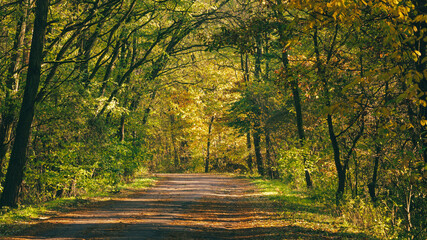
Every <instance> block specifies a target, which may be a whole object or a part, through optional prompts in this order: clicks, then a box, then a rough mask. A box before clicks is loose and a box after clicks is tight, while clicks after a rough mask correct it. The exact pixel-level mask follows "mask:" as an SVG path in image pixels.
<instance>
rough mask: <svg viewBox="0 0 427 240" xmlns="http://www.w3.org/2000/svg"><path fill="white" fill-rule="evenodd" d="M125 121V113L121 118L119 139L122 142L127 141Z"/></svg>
mask: <svg viewBox="0 0 427 240" xmlns="http://www.w3.org/2000/svg"><path fill="white" fill-rule="evenodd" d="M125 122H126V115H125V114H123V115H122V117H121V118H120V128H119V139H120V142H124V141H125Z"/></svg>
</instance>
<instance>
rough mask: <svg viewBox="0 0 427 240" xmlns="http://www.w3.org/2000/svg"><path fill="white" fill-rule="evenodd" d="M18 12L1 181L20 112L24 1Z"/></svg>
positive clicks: (1, 138) (1, 137)
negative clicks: (14, 124) (18, 97)
mask: <svg viewBox="0 0 427 240" xmlns="http://www.w3.org/2000/svg"><path fill="white" fill-rule="evenodd" d="M18 12H21V16H20V17H19V19H18V21H17V24H16V29H15V38H14V42H13V49H12V56H11V61H10V65H9V68H8V73H7V76H6V86H5V89H4V91H5V93H6V97H5V99H4V101H3V104H4V106H5V107H4V110H3V111H2V114H1V122H0V179H2V178H3V166H4V164H5V160H6V153H7V152H8V150H9V146H10V140H11V133H12V125H13V123H14V122H15V119H16V115H17V111H18V109H17V106H16V105H17V104H15V103H16V101H17V99H16V93H17V92H18V89H19V80H20V73H19V69H20V68H21V66H22V59H21V58H22V57H23V53H21V48H22V47H23V45H24V40H25V31H26V29H27V22H26V21H27V16H28V6H27V4H26V3H24V1H23V0H21V1H20V2H19V3H18ZM22 52H23V51H22Z"/></svg>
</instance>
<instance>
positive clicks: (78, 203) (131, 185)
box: [0, 170, 157, 236]
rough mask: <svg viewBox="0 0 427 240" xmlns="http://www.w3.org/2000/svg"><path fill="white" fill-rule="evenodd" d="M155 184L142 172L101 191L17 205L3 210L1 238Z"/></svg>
mask: <svg viewBox="0 0 427 240" xmlns="http://www.w3.org/2000/svg"><path fill="white" fill-rule="evenodd" d="M156 181H157V178H156V177H152V176H150V175H149V174H147V173H146V172H145V171H144V170H142V171H140V172H139V174H137V175H136V176H135V178H134V179H133V180H132V181H130V182H127V183H120V184H118V185H117V186H114V187H111V186H109V187H107V186H105V187H104V188H100V189H98V190H92V191H90V192H86V193H82V194H80V195H78V196H74V197H60V198H56V199H54V200H50V201H47V202H43V203H33V204H29V205H20V206H19V207H18V208H3V209H2V212H1V215H0V236H8V235H13V234H17V233H19V232H22V231H25V230H26V229H27V228H29V227H31V226H32V225H33V224H36V223H38V222H39V221H40V220H45V219H48V218H49V217H52V216H57V215H58V214H60V213H63V212H68V211H72V210H76V209H81V208H84V207H93V206H97V205H99V204H102V203H104V202H107V201H108V200H111V199H113V198H120V197H123V196H126V195H129V194H133V193H136V192H140V191H142V190H144V189H147V188H149V187H152V186H153V185H155V183H156Z"/></svg>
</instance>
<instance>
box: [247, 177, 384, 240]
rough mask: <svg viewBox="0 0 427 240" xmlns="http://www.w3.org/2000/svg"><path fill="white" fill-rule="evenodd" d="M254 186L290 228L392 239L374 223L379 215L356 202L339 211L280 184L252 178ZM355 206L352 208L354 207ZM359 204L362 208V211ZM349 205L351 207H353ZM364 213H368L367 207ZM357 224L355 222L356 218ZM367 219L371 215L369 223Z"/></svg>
mask: <svg viewBox="0 0 427 240" xmlns="http://www.w3.org/2000/svg"><path fill="white" fill-rule="evenodd" d="M251 180H252V182H253V183H254V184H255V185H257V186H258V188H259V189H260V191H261V193H262V195H261V197H263V198H266V199H268V200H269V201H266V202H270V203H271V204H272V206H270V207H273V208H274V209H275V211H276V212H277V214H278V215H279V218H280V219H281V220H282V221H285V222H286V224H287V225H292V226H297V227H303V228H304V229H313V230H316V231H324V232H325V233H330V234H333V235H338V236H340V239H389V238H390V237H391V236H386V235H385V234H384V230H383V227H384V225H382V224H381V223H380V222H377V224H376V225H375V224H374V225H373V224H372V222H374V220H372V219H373V218H374V217H375V216H372V215H376V214H377V213H376V212H375V211H374V209H373V208H369V210H370V212H367V211H366V212H363V211H360V209H359V208H357V209H356V205H355V203H354V202H349V204H348V205H343V206H341V207H340V208H338V207H337V206H335V205H334V203H333V202H332V201H329V200H325V199H323V198H319V197H318V196H317V195H316V194H314V195H312V194H311V192H310V191H308V190H303V189H294V188H292V187H291V186H290V185H288V184H286V183H283V182H281V181H279V180H266V179H262V178H259V177H251ZM352 204H353V205H352ZM360 204H361V203H360V202H359V205H358V206H359V207H360ZM350 205H351V206H352V207H350ZM365 207H366V208H365V210H368V208H367V206H365ZM357 214H359V215H358V216H357V219H358V222H357V221H355V220H356V216H355V215H357ZM366 215H371V217H370V218H369V219H368V218H367V216H366Z"/></svg>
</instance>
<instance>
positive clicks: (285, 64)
mask: <svg viewBox="0 0 427 240" xmlns="http://www.w3.org/2000/svg"><path fill="white" fill-rule="evenodd" d="M281 38H284V36H283V33H281ZM282 64H283V68H284V69H286V70H287V69H288V65H289V60H288V53H287V52H286V51H285V50H283V53H282ZM291 88H292V96H293V103H294V108H295V112H296V123H297V130H298V138H299V145H300V148H303V147H304V140H305V134H304V124H303V118H302V108H301V98H300V93H299V86H298V79H296V78H295V79H293V80H291ZM303 165H304V174H305V184H306V186H307V188H312V187H313V181H312V180H311V175H310V171H308V169H307V159H306V157H305V156H303Z"/></svg>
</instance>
